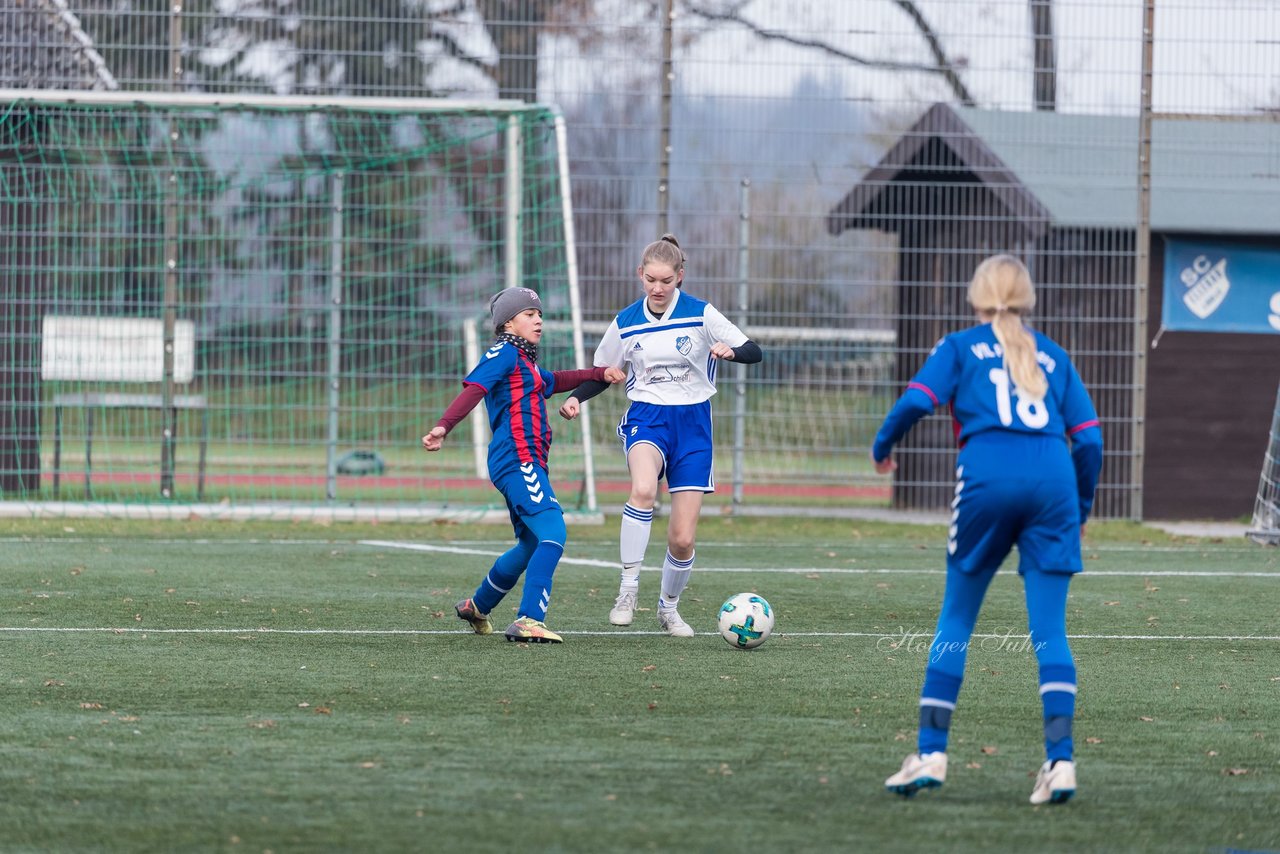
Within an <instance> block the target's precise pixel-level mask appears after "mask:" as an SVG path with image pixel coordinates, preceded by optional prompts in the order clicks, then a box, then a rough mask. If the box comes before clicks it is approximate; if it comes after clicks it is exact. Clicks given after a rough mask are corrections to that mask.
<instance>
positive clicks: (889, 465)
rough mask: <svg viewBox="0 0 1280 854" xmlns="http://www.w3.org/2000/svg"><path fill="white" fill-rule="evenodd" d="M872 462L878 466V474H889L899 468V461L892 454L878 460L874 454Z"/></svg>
mask: <svg viewBox="0 0 1280 854" xmlns="http://www.w3.org/2000/svg"><path fill="white" fill-rule="evenodd" d="M871 462H872V463H873V464H874V465H875V467H876V474H888V473H889V472H891V471H895V470H896V469H897V468H898V463H897V461H896V460H894V458H893V457H892V456H889V457H885V458H884V459H883V460H877V459H876V458H875V456H874V455H873V456H872V457H871Z"/></svg>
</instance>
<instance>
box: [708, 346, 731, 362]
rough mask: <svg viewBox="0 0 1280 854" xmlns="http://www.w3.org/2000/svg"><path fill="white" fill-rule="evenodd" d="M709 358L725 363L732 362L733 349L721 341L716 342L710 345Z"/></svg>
mask: <svg viewBox="0 0 1280 854" xmlns="http://www.w3.org/2000/svg"><path fill="white" fill-rule="evenodd" d="M711 358H713V359H724V360H725V361H727V362H732V361H733V348H732V347H730V346H729V345H728V344H726V343H724V342H723V341H717V342H716V343H714V344H712V345H711Z"/></svg>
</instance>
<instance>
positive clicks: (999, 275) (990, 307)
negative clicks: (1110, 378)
mask: <svg viewBox="0 0 1280 854" xmlns="http://www.w3.org/2000/svg"><path fill="white" fill-rule="evenodd" d="M969 302H970V303H971V304H972V305H973V307H974V308H975V309H977V310H978V311H980V312H982V314H983V316H984V317H989V319H990V321H991V329H992V331H993V332H994V333H995V336H996V340H997V341H999V342H1000V348H1001V350H1002V351H1003V352H1004V362H1005V369H1006V370H1008V372H1009V378H1010V379H1011V380H1013V384H1014V386H1015V387H1016V388H1017V390H1018V395H1019V397H1022V398H1025V399H1030V400H1043V399H1044V396H1045V394H1046V393H1047V392H1048V391H1049V382H1048V380H1046V379H1045V376H1044V372H1043V371H1041V370H1040V365H1039V363H1038V362H1037V361H1036V339H1035V336H1034V335H1032V334H1031V332H1030V331H1029V330H1028V329H1027V328H1026V326H1024V325H1023V323H1022V312H1024V311H1029V310H1030V309H1031V308H1033V307H1034V306H1035V304H1036V293H1035V288H1034V287H1033V286H1032V284H1031V274H1030V273H1028V272H1027V268H1026V267H1025V266H1023V264H1022V262H1021V261H1019V260H1018V259H1017V258H1014V257H1013V256H1012V255H994V256H992V257H990V258H988V259H987V260H985V261H983V262H982V263H981V264H979V265H978V269H977V270H976V271H975V272H974V274H973V281H972V283H970V285H969Z"/></svg>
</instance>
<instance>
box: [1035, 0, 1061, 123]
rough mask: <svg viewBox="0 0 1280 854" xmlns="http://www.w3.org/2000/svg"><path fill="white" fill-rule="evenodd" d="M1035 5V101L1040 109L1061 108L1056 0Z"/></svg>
mask: <svg viewBox="0 0 1280 854" xmlns="http://www.w3.org/2000/svg"><path fill="white" fill-rule="evenodd" d="M1029 2H1030V4H1031V56H1032V60H1033V62H1034V63H1035V68H1034V71H1033V74H1032V84H1031V85H1032V101H1033V103H1034V104H1035V108H1036V109H1037V110H1045V111H1047V112H1053V111H1055V110H1057V109H1058V58H1057V50H1056V49H1055V48H1056V45H1055V43H1054V36H1053V0H1029Z"/></svg>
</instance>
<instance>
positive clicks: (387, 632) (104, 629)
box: [0, 626, 1280, 642]
mask: <svg viewBox="0 0 1280 854" xmlns="http://www.w3.org/2000/svg"><path fill="white" fill-rule="evenodd" d="M558 631H559V632H560V634H562V635H571V636H575V637H635V636H648V637H662V636H664V633H663V632H660V631H648V632H644V631H634V630H615V631H591V630H583V631H564V630H558ZM6 632H13V633H21V634H42V633H47V634H113V635H142V636H143V637H145V636H147V635H240V636H243V637H248V636H251V635H335V636H343V635H347V636H361V637H377V636H404V635H409V636H414V637H418V636H436V635H441V636H443V635H454V636H458V635H466V634H468V632H466V631H464V630H461V629H269V628H256V629H246V628H240V629H218V628H204V629H155V628H140V627H136V626H122V627H110V626H97V627H93V626H83V627H75V626H0V633H6ZM701 637H707V638H716V639H719V635H717V634H716V633H714V632H704V633H702V634H701ZM775 637H785V638H875V639H877V640H885V639H888V640H893V641H897V640H900V639H901V635H900V634H898V633H894V632H775ZM1067 637H1068V638H1070V639H1071V640H1123V641H1280V635H1067ZM973 639H974V640H998V641H1005V642H1017V641H1022V640H1027V641H1028V642H1029V641H1030V638H1029V637H1028V636H1025V635H1010V634H975V635H973Z"/></svg>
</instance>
